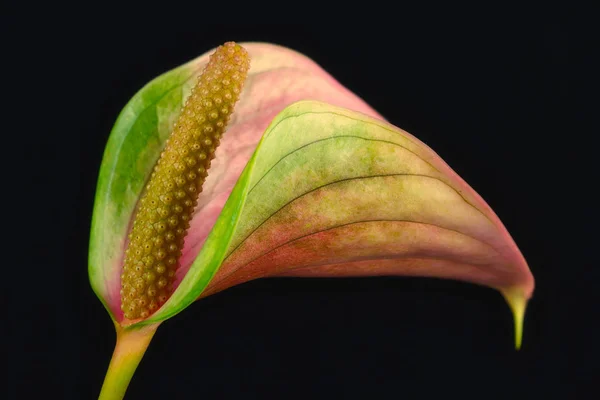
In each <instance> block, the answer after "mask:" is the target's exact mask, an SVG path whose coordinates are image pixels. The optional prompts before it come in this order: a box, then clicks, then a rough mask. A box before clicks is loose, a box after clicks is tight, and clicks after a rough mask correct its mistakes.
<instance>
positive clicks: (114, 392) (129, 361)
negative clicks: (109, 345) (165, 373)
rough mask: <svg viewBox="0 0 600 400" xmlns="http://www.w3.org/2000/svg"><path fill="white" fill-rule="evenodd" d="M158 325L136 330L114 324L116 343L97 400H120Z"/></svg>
mask: <svg viewBox="0 0 600 400" xmlns="http://www.w3.org/2000/svg"><path fill="white" fill-rule="evenodd" d="M158 325H159V324H153V325H148V326H144V327H142V328H138V329H128V328H123V327H121V326H120V325H118V324H115V327H116V330H117V343H116V345H115V351H114V352H113V356H112V359H111V360H110V364H109V366H108V371H107V372H106V376H105V378H104V384H103V385H102V390H101V391H100V397H98V400H121V399H123V397H124V396H125V392H126V391H127V387H128V386H129V382H130V381H131V378H132V377H133V373H134V372H135V370H136V368H137V366H138V364H139V363H140V361H141V360H142V357H143V356H144V353H145V352H146V349H147V348H148V345H149V344H150V341H151V340H152V337H153V336H154V332H156V328H158Z"/></svg>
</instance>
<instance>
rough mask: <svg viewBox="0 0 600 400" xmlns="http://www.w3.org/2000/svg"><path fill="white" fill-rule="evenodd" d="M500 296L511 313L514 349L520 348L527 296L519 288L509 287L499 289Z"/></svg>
mask: <svg viewBox="0 0 600 400" xmlns="http://www.w3.org/2000/svg"><path fill="white" fill-rule="evenodd" d="M501 293H502V296H504V299H505V300H506V302H507V303H508V305H509V307H510V310H511V311H512V314H513V319H514V327H515V349H516V350H519V349H521V343H522V342H523V321H524V320H525V309H526V308H527V301H528V299H527V296H526V295H525V292H524V291H523V290H522V289H520V288H509V289H504V290H501Z"/></svg>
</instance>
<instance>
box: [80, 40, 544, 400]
mask: <svg viewBox="0 0 600 400" xmlns="http://www.w3.org/2000/svg"><path fill="white" fill-rule="evenodd" d="M376 275H412V276H424V277H439V278H447V279H456V280H462V281H467V282H472V283H474V284H479V285H485V286H487V287H490V288H493V289H496V290H498V291H499V292H500V293H501V294H502V295H503V296H504V298H505V299H506V300H507V302H508V304H509V305H510V307H511V309H512V312H513V314H514V318H515V335H516V346H517V348H518V347H519V346H520V343H521V335H522V321H523V317H524V312H525V306H526V303H527V300H528V299H529V298H530V297H531V295H532V292H533V288H534V279H533V276H532V274H531V272H530V270H529V268H528V266H527V263H526V261H525V259H524V258H523V256H522V254H521V252H520V251H519V249H518V247H517V246H516V244H515V243H514V241H513V240H512V238H511V236H510V234H509V233H508V232H507V230H506V229H505V227H504V226H503V224H502V222H501V221H500V220H499V218H498V217H497V216H496V214H495V213H494V212H493V211H492V209H491V208H490V207H489V206H488V205H487V204H486V202H485V201H484V200H483V199H482V198H481V197H480V196H479V195H478V194H477V193H476V192H475V191H474V190H473V189H472V188H471V187H470V186H469V185H468V184H467V183H466V182H465V181H464V180H463V179H461V178H460V177H459V176H458V175H457V174H456V173H455V172H454V171H453V170H452V169H451V168H450V167H449V166H448V165H447V164H446V163H445V162H444V161H443V160H442V159H441V158H440V157H439V156H438V155H437V154H436V153H435V152H434V151H433V150H432V149H430V148H429V147H428V146H427V145H425V144H424V143H423V142H421V141H420V140H418V139H417V138H415V137H414V136H412V135H411V134H409V133H407V132H405V131H403V130H402V129H400V128H398V127H396V126H393V125H391V124H390V123H388V122H387V121H385V119H384V118H383V117H382V116H381V115H379V114H378V113H377V112H376V111H375V110H373V109H372V108H371V107H370V106H369V105H368V104H367V103H365V102H364V101H363V100H361V99H360V98H358V97H357V96H356V95H354V94H353V93H351V92H350V91H349V90H347V89H346V88H345V87H343V86H342V85H340V84H339V83H338V82H337V81H336V80H335V79H334V78H333V77H331V76H330V75H329V74H328V73H327V72H325V71H324V70H323V69H322V68H321V67H319V66H318V65H317V64H316V63H315V62H314V61H312V60H310V59H309V58H307V57H306V56H304V55H302V54H299V53H297V52H295V51H293V50H290V49H287V48H284V47H280V46H277V45H272V44H266V43H242V44H241V45H237V44H234V43H227V44H225V45H223V46H220V47H219V48H218V49H217V50H211V51H210V52H207V53H206V54H204V55H202V56H200V57H198V58H197V59H195V60H193V61H191V62H189V63H187V64H185V65H182V66H180V67H178V68H176V69H174V70H172V71H169V72H167V73H165V74H163V75H161V76H159V77H157V78H156V79H154V80H153V81H151V82H150V83H148V84H147V85H146V86H145V87H143V88H142V89H141V90H140V91H139V92H138V93H137V94H135V96H134V97H133V98H132V99H131V100H130V101H129V103H128V104H127V105H126V106H125V108H124V109H123V111H122V112H121V114H120V115H119V117H118V119H117V121H116V123H115V125H114V128H113V130H112V132H111V135H110V138H109V140H108V143H107V146H106V150H105V154H104V158H103V161H102V166H101V169H100V176H99V179H98V185H97V192H96V200H95V205H94V214H93V221H92V231H91V238H90V253H89V277H90V282H91V285H92V288H93V290H94V291H95V293H96V294H97V296H98V297H99V299H100V300H101V301H102V303H103V304H104V306H105V307H106V309H107V311H108V312H109V315H110V317H111V318H112V320H113V322H114V324H115V327H116V331H117V344H116V348H115V352H114V354H113V358H112V360H111V363H110V366H109V369H108V372H107V375H106V378H105V382H104V386H103V388H102V392H101V395H100V398H102V399H120V398H123V396H124V394H125V391H126V388H127V385H128V383H129V381H130V379H131V378H132V376H133V373H134V371H135V369H136V367H137V365H138V363H139V362H140V360H141V358H142V356H143V354H144V352H145V350H146V348H147V346H148V344H149V342H150V340H151V338H152V336H153V334H154V332H155V331H156V329H157V327H158V326H159V325H160V324H161V323H162V322H164V321H165V320H167V319H168V318H170V317H172V316H174V315H175V314H177V313H179V312H181V311H182V310H184V309H185V308H186V307H188V306H189V305H190V304H192V303H193V302H194V301H196V300H198V299H201V298H203V297H206V296H209V295H211V294H214V293H216V292H219V291H222V290H224V289H227V288H229V287H231V286H234V285H237V284H240V283H243V282H247V281H249V280H253V279H258V278H264V277H275V276H290V277H321V276H328V277H331V276H334V277H344V276H376Z"/></svg>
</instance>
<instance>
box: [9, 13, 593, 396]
mask: <svg viewBox="0 0 600 400" xmlns="http://www.w3.org/2000/svg"><path fill="white" fill-rule="evenodd" d="M224 12H225V11H224ZM190 13H193V11H190ZM492 15H493V14H486V15H480V16H479V17H478V18H476V19H473V18H470V17H469V16H468V15H466V14H465V15H462V14H460V13H459V15H458V16H452V17H450V16H442V17H440V18H439V19H435V20H434V19H432V18H423V20H419V21H418V22H417V21H414V20H412V18H410V16H402V18H398V20H397V21H396V22H395V23H391V24H390V23H388V24H379V23H377V22H376V21H375V20H369V21H370V22H369V23H368V24H367V23H366V22H365V24H362V23H361V24H357V23H356V22H350V21H347V20H345V19H344V18H338V19H337V20H336V22H335V23H329V24H323V25H321V26H320V25H318V24H316V23H314V24H313V23H312V22H310V21H307V23H306V24H304V25H260V26H254V25H252V26H250V25H236V26H234V25H231V26H225V25H223V26H218V25H217V26H214V25H210V26H207V25H205V24H203V23H198V24H181V25H180V26H179V27H176V28H175V27H173V28H171V27H170V26H169V27H164V26H162V25H160V24H159V23H158V21H152V20H148V19H142V18H140V19H139V20H136V19H132V20H128V21H127V22H120V21H119V22H117V21H116V20H110V19H109V20H105V21H104V22H103V23H101V24H92V23H88V22H86V21H85V20H84V19H83V18H80V19H77V18H74V19H69V18H64V21H63V20H62V19H61V20H58V19H48V20H47V21H46V23H45V24H44V23H39V24H38V23H35V24H31V29H30V27H29V25H24V24H22V23H21V22H20V21H17V20H16V19H14V20H13V19H11V16H10V15H7V16H8V18H6V20H7V23H6V24H4V26H3V36H4V37H5V39H6V45H7V47H6V49H8V51H9V52H11V53H9V54H11V56H10V57H7V58H6V62H5V65H4V67H7V69H6V70H5V71H6V72H5V74H4V76H5V78H6V82H5V83H6V84H8V85H9V86H10V85H11V84H14V85H15V87H16V88H17V90H16V91H15V92H10V93H11V96H12V97H11V101H12V104H18V107H15V108H14V109H12V110H10V109H9V112H8V113H6V115H7V116H8V118H7V120H8V121H9V122H10V123H11V124H9V126H7V127H6V128H5V129H7V131H10V132H14V135H10V136H11V138H10V140H14V139H23V143H22V144H18V145H14V146H12V143H11V145H10V146H9V143H10V142H6V143H7V148H5V152H6V153H8V154H7V156H6V157H5V158H6V160H8V161H9V165H8V166H7V167H6V168H8V169H6V170H5V171H7V172H8V173H7V175H9V176H10V177H15V175H14V174H13V173H12V172H13V171H17V172H18V171H24V174H16V181H17V184H19V183H20V184H22V185H23V186H22V187H23V190H25V192H21V193H31V195H23V196H20V197H19V196H17V199H19V198H20V199H22V200H21V201H22V202H21V203H20V204H21V205H17V206H16V207H14V208H9V209H8V211H7V212H8V213H9V214H11V215H12V216H13V217H16V218H17V220H18V219H19V218H21V215H23V214H26V215H25V216H26V217H32V218H31V219H29V218H26V219H25V220H26V221H27V222H26V223H25V224H21V225H19V224H15V225H11V226H13V228H14V230H13V231H12V232H13V233H14V234H16V235H17V237H22V238H25V239H24V240H19V242H20V243H19V244H20V245H24V249H23V250H19V251H20V253H19V254H17V255H16V256H15V258H14V259H13V260H12V261H11V262H9V265H6V266H5V267H6V268H7V269H8V270H14V269H16V268H18V271H16V272H17V273H15V274H14V275H13V277H11V278H10V282H9V283H11V285H10V286H11V288H12V289H13V290H11V291H9V293H10V295H9V296H8V303H6V302H5V301H4V300H2V302H3V304H8V308H10V309H12V310H13V311H14V313H13V314H12V316H11V318H9V319H7V320H6V321H5V322H3V326H4V328H3V330H4V333H6V332H8V335H9V337H10V341H8V342H6V343H7V345H8V346H7V348H8V351H9V353H10V354H9V356H10V360H11V361H10V363H9V365H10V366H11V372H10V374H9V375H8V378H9V380H8V381H7V384H5V385H4V389H3V390H2V391H3V392H5V391H6V390H7V391H8V392H7V393H8V395H7V396H6V397H5V398H10V399H13V398H14V399H21V398H40V397H36V396H40V394H43V395H44V397H56V398H64V399H93V398H96V397H97V395H98V393H99V390H100V387H101V384H102V380H103V378H104V373H105V371H106V367H107V365H108V362H109V360H110V356H111V353H112V350H113V346H114V328H113V326H112V324H111V322H110V319H109V317H108V315H107V314H106V311H105V310H104V309H103V307H102V306H101V304H100V302H99V300H98V299H97V298H96V297H95V295H94V294H93V292H92V291H91V289H90V286H89V283H88V280H87V251H88V247H87V246H88V238H89V236H88V235H89V228H90V220H91V210H92V206H93V196H94V191H95V184H96V179H97V173H98V169H99V165H100V161H101V157H102V152H103V149H104V145H105V143H106V140H107V138H108V134H109V131H110V129H111V127H112V124H113V123H114V121H115V118H116V116H117V114H118V113H119V111H120V110H121V108H122V107H123V106H124V105H125V103H126V102H127V101H128V100H129V98H130V97H131V96H132V95H133V94H134V93H135V92H136V91H137V90H138V89H140V88H141V87H142V86H143V85H144V84H145V83H146V82H148V81H149V80H151V79H152V78H154V77H155V76H157V75H158V74H160V73H162V72H165V71H167V70H169V69H171V68H174V67H176V66H178V65H180V64H182V63H184V62H186V61H189V60H191V59H192V58H195V57H196V56H198V55H200V54H202V53H204V52H205V51H207V50H208V49H210V48H213V47H215V46H217V45H219V44H221V43H223V42H225V41H227V40H235V41H238V42H241V41H248V40H252V41H269V42H274V43H277V44H282V45H285V46H288V47H291V48H293V49H295V50H298V51H300V52H302V53H304V54H306V55H307V56H309V57H311V58H312V59H314V60H315V61H316V62H317V63H319V64H320V65H321V66H322V67H323V68H324V69H325V70H327V71H328V72H329V73H331V74H332V75H333V76H334V77H335V78H336V79H338V80H339V81H340V82H341V83H342V84H343V85H345V86H346V87H348V88H349V89H350V90H352V91H354V92H355V93H357V94H358V95H359V96H361V97H362V98H363V99H365V100H366V101H367V102H368V103H369V104H370V105H372V106H373V107H374V108H375V109H376V110H377V111H379V112H380V113H381V114H382V115H383V116H385V117H386V118H387V119H388V120H389V121H390V122H391V123H393V124H395V125H397V126H400V127H401V128H403V129H405V130H407V131H409V132H411V133H412V134H414V135H415V136H417V137H418V138H420V139H421V140H423V141H424V142H425V143H427V144H428V145H430V146H431V147H432V148H433V149H434V150H435V151H436V152H437V153H438V154H439V155H440V156H441V157H442V158H443V159H444V160H446V161H447V162H448V163H449V164H450V166H451V167H452V168H453V169H454V170H456V171H457V172H458V173H459V174H460V175H461V176H462V177H463V178H464V179H465V180H466V181H467V182H468V183H469V184H470V185H471V186H472V187H473V188H474V189H475V190H476V191H477V192H478V193H479V194H481V195H482V196H483V198H484V199H485V200H486V201H487V202H488V203H489V204H490V206H491V207H492V208H493V209H494V210H495V212H496V213H497V214H498V215H499V217H500V218H501V220H502V221H503V223H504V224H505V226H506V227H507V229H508V230H509V232H510V233H511V235H512V236H513V238H514V240H515V242H516V243H517V245H518V246H519V247H520V249H521V251H522V252H523V254H524V256H525V257H526V259H527V260H528V263H529V265H530V267H531V270H532V272H533V274H534V276H535V278H536V291H535V293H534V297H533V299H532V301H531V302H530V306H529V309H528V312H527V318H526V322H525V334H524V342H523V348H522V350H521V351H519V352H517V351H515V350H514V349H513V337H512V329H513V327H512V319H511V315H510V312H509V310H508V307H507V306H506V305H505V303H504V300H503V299H502V297H501V296H500V295H499V294H498V293H496V292H495V291H493V290H491V289H487V288H483V287H478V286H474V285H470V284H465V283H460V282H452V281H445V280H435V279H420V278H363V279H337V280H335V279H278V280H263V281H256V282H251V283H247V284H244V285H241V286H239V287H235V288H232V289H229V290H227V291H225V292H223V293H220V294H217V295H215V296H212V297H210V298H207V299H205V300H203V301H201V302H198V303H196V304H194V305H193V306H191V307H190V308H188V309H187V310H185V312H183V313H181V314H180V315H178V316H176V317H174V318H173V319H171V320H169V321H168V322H166V323H165V324H163V325H162V326H161V327H160V328H159V330H158V332H157V334H156V336H155V338H154V339H153V342H152V344H151V345H150V348H149V350H148V352H147V353H146V356H145V357H144V359H143V360H142V363H141V364H140V366H139V368H138V370H137V372H136V374H135V376H134V378H133V381H132V383H131V385H130V387H129V390H128V393H127V397H126V398H127V399H132V400H133V399H155V398H156V399H159V398H163V399H164V398H169V399H196V398H203V399H239V398H244V399H253V398H257V399H263V398H312V399H338V398H340V399H342V398H343V399H371V398H373V399H388V398H390V399H391V398H394V399H397V398H406V399H412V398H419V399H420V398H440V397H441V396H443V397H442V398H445V397H448V398H450V397H460V398H511V399H521V398H523V399H524V398H569V399H574V398H577V399H588V398H597V395H598V389H597V387H594V386H596V385H592V383H593V382H594V381H595V380H597V379H598V378H599V377H600V369H599V367H598V365H597V359H598V358H599V357H600V351H599V350H600V348H599V345H598V342H597V341H596V339H597V338H598V337H599V334H600V330H598V328H597V327H596V326H595V325H594V320H595V319H597V316H598V311H597V310H598V302H597V300H598V299H597V297H598V289H599V286H598V283H597V282H598V281H597V279H598V278H599V276H598V272H597V258H595V257H594V258H593V257H590V255H591V251H590V249H591V246H592V241H593V239H595V238H594V237H593V236H592V234H593V231H592V229H591V224H592V221H591V214H588V212H587V211H586V207H587V205H588V204H590V203H591V200H590V199H589V198H588V196H589V195H588V194H587V190H588V189H586V187H589V185H590V182H588V183H587V186H586V184H585V182H586V178H583V174H584V173H589V172H590V169H589V167H588V165H589V164H591V163H592V161H593V160H592V159H590V158H586V157H583V155H582V152H583V151H584V150H585V149H586V148H587V147H591V146H592V145H591V143H592V141H591V137H592V136H593V135H596V134H597V132H595V133H594V129H593V127H591V126H587V127H586V126H581V125H578V124H579V122H581V119H580V117H578V115H576V114H571V113H570V111H569V110H570V109H572V105H573V102H575V101H580V102H581V104H585V103H586V101H585V100H584V99H582V98H577V97H578V96H579V95H580V93H577V94H576V93H575V87H577V86H578V85H579V84H580V83H584V84H585V83H586V79H587V78H586V73H588V72H590V70H589V68H587V64H586V61H587V57H588V56H587V55H586V54H589V52H591V51H592V50H594V49H597V48H594V47H592V48H588V49H587V50H586V49H585V48H584V53H583V56H581V57H580V56H579V55H575V53H574V49H573V47H572V36H571V32H570V28H571V25H569V24H572V23H573V22H572V21H567V20H566V17H562V16H560V15H554V16H548V15H544V14H543V13H538V14H536V16H535V17H531V18H514V19H506V18H505V17H492ZM184 16H185V13H184V15H181V16H180V17H181V18H183V17H184ZM74 21H75V22H74ZM4 29H6V31H4ZM574 61H576V62H578V63H580V64H579V65H580V67H578V68H577V69H572V68H570V67H571V66H572V65H573V64H574ZM582 100H583V101H582ZM5 111H6V110H5ZM578 111H585V106H583V108H580V109H579V110H578ZM596 130H597V129H596ZM11 149H16V150H23V151H22V152H21V151H11ZM11 157H14V158H15V159H17V160H20V162H17V163H14V162H12V161H11ZM23 166H24V167H23ZM21 167H23V169H20V168H21ZM590 179H591V178H590ZM11 187H12V186H11ZM10 190H13V189H10ZM14 190H21V189H20V187H19V186H17V189H14ZM34 193H35V194H34ZM9 207H12V206H9ZM10 210H14V212H11V211H10ZM22 225H24V226H22ZM13 228H11V229H13ZM586 229H588V230H587V231H586ZM9 253H11V254H12V250H11V251H10V252H9ZM13 306H14V307H13ZM5 393H6V392H5Z"/></svg>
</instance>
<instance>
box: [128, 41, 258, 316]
mask: <svg viewBox="0 0 600 400" xmlns="http://www.w3.org/2000/svg"><path fill="white" fill-rule="evenodd" d="M249 67H250V58H249V56H248V53H247V52H246V50H245V49H243V48H242V47H241V46H239V45H237V44H235V43H233V42H228V43H225V44H224V45H223V46H220V47H219V48H217V50H216V51H215V52H214V53H213V55H212V56H211V58H210V61H209V63H208V64H207V66H206V68H205V70H204V71H203V73H202V74H201V76H200V78H199V80H198V83H197V84H196V86H195V87H194V88H193V89H192V92H191V94H190V96H189V97H188V99H187V102H186V103H185V105H184V106H183V109H182V111H181V114H180V116H179V119H178V121H177V122H176V123H175V126H174V128H173V133H172V134H171V136H170V137H169V139H168V140H167V142H166V145H165V148H164V150H163V152H162V154H161V155H160V159H159V160H158V162H157V164H156V166H155V168H154V171H153V173H152V175H151V178H150V180H149V182H148V185H147V186H146V190H145V193H144V195H143V197H142V198H141V199H140V203H139V208H138V211H137V214H136V216H135V219H134V223H133V227H132V230H131V233H130V235H129V245H128V248H127V250H126V252H125V260H124V266H123V274H122V275H121V309H122V310H123V313H124V315H125V317H126V318H128V319H137V318H147V317H148V316H149V315H150V314H152V313H153V312H154V311H156V310H157V309H158V308H159V307H160V306H161V305H162V304H164V303H165V302H166V301H167V299H168V298H169V296H170V295H171V293H172V291H173V287H172V286H173V281H174V277H175V271H176V270H177V268H178V267H179V257H180V256H181V254H182V253H181V250H182V248H183V244H184V238H185V235H186V234H187V231H188V228H189V226H190V219H191V217H192V213H193V211H194V207H195V206H196V204H197V199H198V195H199V193H200V192H201V191H202V185H203V183H204V180H205V179H206V176H207V170H208V168H209V167H210V163H211V160H212V159H213V158H214V153H215V149H216V148H217V146H218V145H219V141H220V138H221V135H222V134H223V133H224V131H225V127H226V125H227V122H228V120H229V117H230V115H231V113H232V112H233V108H234V106H235V103H236V102H237V100H238V99H239V94H240V92H241V89H242V86H243V83H244V80H245V79H246V76H247V72H248V69H249Z"/></svg>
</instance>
